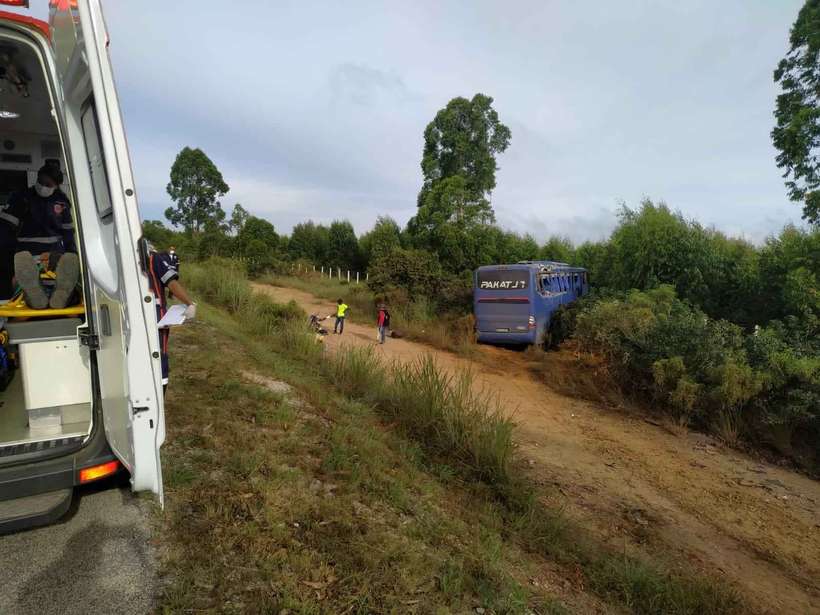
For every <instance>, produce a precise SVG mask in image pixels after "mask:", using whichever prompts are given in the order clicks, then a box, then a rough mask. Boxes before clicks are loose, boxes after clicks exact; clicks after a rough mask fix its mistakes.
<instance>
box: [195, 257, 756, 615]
mask: <svg viewBox="0 0 820 615" xmlns="http://www.w3.org/2000/svg"><path fill="white" fill-rule="evenodd" d="M185 274H186V281H187V282H188V284H189V285H190V286H191V287H192V288H193V289H194V290H196V291H197V292H199V293H201V294H202V295H203V296H204V297H206V298H207V299H209V300H211V301H213V302H214V303H216V304H218V305H221V306H222V307H224V308H226V309H227V310H228V311H230V312H231V313H232V314H234V315H235V316H236V317H237V322H238V323H239V324H240V326H243V327H245V328H247V330H248V331H250V332H252V333H254V334H261V335H263V336H264V337H265V338H266V339H270V340H271V341H272V342H274V343H278V344H279V345H280V347H281V349H282V352H283V353H286V354H289V355H290V356H292V357H295V358H299V359H302V360H305V361H307V362H310V364H311V365H317V369H318V371H319V373H320V375H322V376H323V377H324V378H325V380H326V381H327V382H329V383H330V384H332V385H333V386H334V388H336V389H337V390H339V391H340V392H342V393H344V394H345V395H347V396H348V397H350V398H353V399H356V400H359V401H362V402H365V403H367V404H369V405H370V406H372V407H373V408H375V409H376V410H378V411H379V412H381V413H382V414H383V415H384V416H386V417H387V418H389V419H390V420H391V421H392V422H393V423H395V424H396V425H398V426H399V427H401V428H402V429H403V430H404V431H405V432H406V433H407V434H408V435H409V436H410V437H412V438H413V439H414V440H416V441H417V442H419V443H420V444H421V445H422V448H423V449H424V450H425V451H427V453H428V454H430V455H432V456H433V457H435V458H438V459H443V460H446V461H447V462H448V463H450V464H452V465H453V466H455V468H456V469H459V470H460V471H461V473H462V475H463V476H464V477H466V478H470V479H478V480H479V481H480V483H478V484H482V485H487V486H489V487H490V488H491V491H492V493H493V494H494V497H495V499H496V500H497V501H498V502H499V503H500V505H501V506H502V517H503V518H504V519H505V523H506V524H507V529H508V531H510V532H512V533H513V535H514V536H515V538H516V540H518V541H519V542H520V543H521V544H522V546H524V547H525V548H526V549H528V550H531V551H534V552H537V553H540V554H543V555H545V556H547V557H550V558H551V559H553V560H555V561H557V562H559V563H560V564H562V565H564V566H566V567H568V568H570V569H574V570H576V571H581V572H582V574H583V575H584V577H585V582H586V583H587V584H588V587H589V588H590V589H591V590H592V591H594V592H595V593H596V594H598V595H599V596H601V597H603V598H605V599H607V600H609V601H613V602H617V603H618V604H620V605H622V606H623V607H626V608H627V609H628V610H630V611H632V612H635V613H645V614H650V613H672V614H680V615H683V614H692V615H695V614H701V613H706V614H711V613H714V614H717V613H733V612H739V611H740V609H741V604H740V601H739V599H738V598H737V596H736V595H735V593H734V592H733V591H732V590H730V589H728V588H725V587H722V586H718V585H717V584H715V583H714V582H712V581H710V580H708V579H702V578H698V577H694V576H689V575H686V574H673V573H671V572H669V571H668V570H666V569H664V568H663V567H662V566H659V565H656V564H653V563H649V562H646V561H644V560H643V559H641V558H637V557H634V556H629V555H626V554H623V553H619V552H616V551H613V550H612V549H611V548H609V547H607V546H605V545H603V544H601V543H600V542H599V541H597V540H596V539H594V538H593V537H592V536H591V535H590V534H589V533H588V532H585V531H584V530H583V528H580V527H578V526H574V525H573V524H571V523H570V522H569V521H567V520H566V519H565V518H563V516H562V515H561V514H560V513H557V512H556V511H554V510H551V509H549V508H547V507H545V506H544V505H543V504H541V503H540V502H539V501H538V498H537V497H536V494H535V490H534V487H533V485H532V484H530V482H529V481H527V480H526V479H524V478H523V477H522V476H520V475H517V474H516V473H515V472H514V471H513V470H512V468H514V467H515V464H514V444H513V440H512V433H513V424H512V422H511V421H510V420H509V419H507V418H506V417H504V416H503V414H502V412H501V408H500V406H499V403H498V400H496V399H495V398H493V397H492V396H491V395H488V394H486V393H482V392H476V389H475V387H474V386H473V379H472V376H471V375H470V374H469V373H462V374H460V375H458V376H455V377H454V376H449V375H447V374H445V373H444V372H442V370H440V369H439V368H438V367H437V365H436V363H435V361H434V360H433V359H432V357H430V356H425V357H422V358H421V359H419V360H417V361H416V362H414V363H411V364H409V365H408V364H398V363H394V364H384V363H382V362H381V361H380V360H379V359H378V358H377V357H376V356H375V355H374V354H373V353H372V352H370V351H369V349H367V348H359V349H343V351H341V352H337V353H335V354H333V355H328V356H324V357H322V352H321V345H319V344H316V343H315V340H314V336H313V335H312V333H311V332H310V331H309V330H308V328H307V320H306V316H305V314H304V313H300V312H301V311H300V310H299V308H298V307H296V306H281V305H279V306H277V305H276V304H275V303H273V302H272V301H270V299H268V298H267V297H266V296H264V295H253V294H252V293H251V290H250V286H249V285H248V282H247V278H246V277H245V275H244V272H242V271H241V270H240V269H238V268H236V267H235V266H232V265H230V264H229V263H228V264H226V263H224V262H218V261H215V262H206V263H204V264H202V265H190V266H188V267H187V268H186V270H185ZM260 306H262V307H260ZM252 317H255V318H258V319H259V322H253V321H252V320H251V318H252ZM319 359H322V360H321V361H319Z"/></svg>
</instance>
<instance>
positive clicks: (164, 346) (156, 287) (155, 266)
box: [149, 252, 179, 385]
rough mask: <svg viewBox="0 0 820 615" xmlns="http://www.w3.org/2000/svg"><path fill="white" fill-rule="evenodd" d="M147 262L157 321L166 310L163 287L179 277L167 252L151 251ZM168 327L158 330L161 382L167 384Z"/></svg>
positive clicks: (168, 370) (166, 304) (166, 301)
mask: <svg viewBox="0 0 820 615" xmlns="http://www.w3.org/2000/svg"><path fill="white" fill-rule="evenodd" d="M149 258H150V263H149V269H150V271H149V276H150V278H151V291H152V292H153V293H154V301H155V303H156V304H157V322H159V321H160V319H162V317H163V316H165V312H166V311H167V310H168V299H167V298H166V296H165V289H166V288H167V287H168V284H170V283H171V282H172V281H173V280H176V279H177V278H179V273H178V272H177V270H176V267H174V263H173V261H172V259H171V256H170V255H169V254H168V253H167V252H153V253H152V254H151V256H150V257H149ZM170 333H171V331H170V329H168V328H164V329H160V330H159V343H160V351H161V353H160V354H161V359H162V384H164V385H165V384H168V374H169V372H170V369H169V365H168V338H169V336H170Z"/></svg>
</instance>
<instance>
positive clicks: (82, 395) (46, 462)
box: [0, 0, 165, 533]
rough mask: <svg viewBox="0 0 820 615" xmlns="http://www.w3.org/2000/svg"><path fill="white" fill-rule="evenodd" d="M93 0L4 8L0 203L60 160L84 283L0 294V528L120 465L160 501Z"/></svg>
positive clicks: (145, 331) (118, 155)
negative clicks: (69, 291) (29, 302)
mask: <svg viewBox="0 0 820 615" xmlns="http://www.w3.org/2000/svg"><path fill="white" fill-rule="evenodd" d="M3 4H6V5H9V4H11V5H22V4H26V2H24V1H20V0H0V5H3ZM100 5H101V2H100V0H51V2H50V19H49V23H46V22H43V21H39V20H36V19H33V18H31V17H28V16H26V15H24V14H20V13H12V12H9V11H5V10H4V11H0V207H1V206H3V205H4V204H5V201H6V199H7V198H8V196H9V195H10V194H12V193H14V192H15V191H17V190H20V189H25V188H26V187H27V186H30V185H32V184H33V182H34V181H35V179H36V176H37V169H39V168H40V166H42V165H43V164H44V163H50V164H57V163H59V164H60V167H61V169H62V170H63V171H64V177H65V180H64V183H63V185H62V186H61V188H62V190H63V192H65V194H66V195H67V196H68V198H69V200H70V203H71V211H72V216H73V223H74V228H75V237H76V240H77V246H78V248H77V249H78V252H79V255H80V262H81V284H82V291H81V293H80V299H79V300H78V302H77V303H76V304H75V305H72V306H69V307H68V308H65V309H62V310H50V309H46V310H31V309H29V308H28V306H26V305H25V302H24V300H21V299H20V298H19V297H18V298H17V299H14V298H11V299H10V300H9V298H6V299H4V300H3V301H2V302H0V342H2V343H0V369H5V370H6V372H5V373H6V375H7V376H8V377H7V378H3V380H2V386H3V387H4V388H3V390H2V391H0V533H2V532H8V531H13V530H16V529H20V528H23V527H30V526H32V525H37V524H44V523H49V522H51V521H54V520H56V519H58V518H59V517H60V516H61V515H62V514H63V513H65V512H66V511H67V510H68V508H69V505H70V504H71V499H72V496H73V493H74V489H75V487H77V486H78V485H81V484H83V483H87V482H90V481H94V480H99V479H101V478H103V477H106V476H109V475H111V474H114V473H117V472H127V473H128V475H130V480H131V486H132V488H133V489H134V491H153V492H154V493H155V494H157V496H158V497H159V499H160V501H162V474H161V466H160V456H159V451H160V446H161V445H162V442H163V440H164V438H165V420H164V413H163V398H162V384H161V366H160V347H159V340H158V336H157V323H156V312H155V303H154V297H153V296H152V294H151V292H150V290H149V280H148V277H147V275H146V271H145V266H146V261H147V254H146V244H145V242H144V241H143V240H142V234H141V225H140V215H139V210H138V208H137V197H136V194H135V187H134V179H133V177H132V173H131V165H130V161H129V156H128V148H127V143H126V139H125V132H124V129H123V123H122V119H121V116H120V109H119V104H118V102H117V94H116V90H115V87H114V79H113V75H112V71H111V62H110V59H109V56H108V35H107V33H106V27H105V22H104V19H103V14H102V9H101V6H100ZM2 8H3V7H2V6H0V9H2ZM0 213H1V212H0ZM2 258H4V259H8V258H9V254H8V253H5V254H3V255H2ZM4 262H5V263H6V264H7V263H8V260H5V261H4ZM0 269H1V270H2V272H3V275H9V268H8V267H2V268H0ZM6 282H8V280H6ZM4 362H5V363H4Z"/></svg>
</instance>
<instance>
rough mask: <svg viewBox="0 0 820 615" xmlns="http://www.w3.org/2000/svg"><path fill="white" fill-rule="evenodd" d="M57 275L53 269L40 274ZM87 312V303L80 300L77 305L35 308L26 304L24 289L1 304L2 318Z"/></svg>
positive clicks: (44, 316) (0, 315) (48, 276)
mask: <svg viewBox="0 0 820 615" xmlns="http://www.w3.org/2000/svg"><path fill="white" fill-rule="evenodd" d="M56 277H57V275H56V274H55V273H54V272H53V271H45V272H43V273H41V274H40V279H41V280H54V279H56ZM83 314H85V305H84V304H83V303H82V301H80V303H79V304H77V305H70V306H68V307H64V308H43V309H42V310H35V309H34V308H30V307H29V306H28V305H27V304H26V300H25V299H24V298H23V291H22V290H20V291H19V292H18V293H17V294H15V295H14V297H12V298H11V299H10V300H9V301H8V302H7V303H4V304H2V305H0V318H56V317H60V316H81V315H83Z"/></svg>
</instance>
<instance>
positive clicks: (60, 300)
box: [49, 252, 80, 310]
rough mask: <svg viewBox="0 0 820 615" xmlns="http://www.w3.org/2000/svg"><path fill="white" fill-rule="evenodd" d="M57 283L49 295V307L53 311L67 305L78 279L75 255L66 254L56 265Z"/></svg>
mask: <svg viewBox="0 0 820 615" xmlns="http://www.w3.org/2000/svg"><path fill="white" fill-rule="evenodd" d="M56 273H57V281H56V286H55V287H54V292H53V293H51V301H50V302H49V305H51V307H52V308H54V309H55V310H59V309H62V308H64V307H66V306H67V305H68V302H69V300H70V299H71V295H72V294H73V293H74V289H75V288H77V282H78V281H79V279H80V259H79V258H78V256H77V255H76V254H73V253H71V252H66V253H65V254H63V255H62V257H60V262H59V263H57V272H56Z"/></svg>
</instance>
